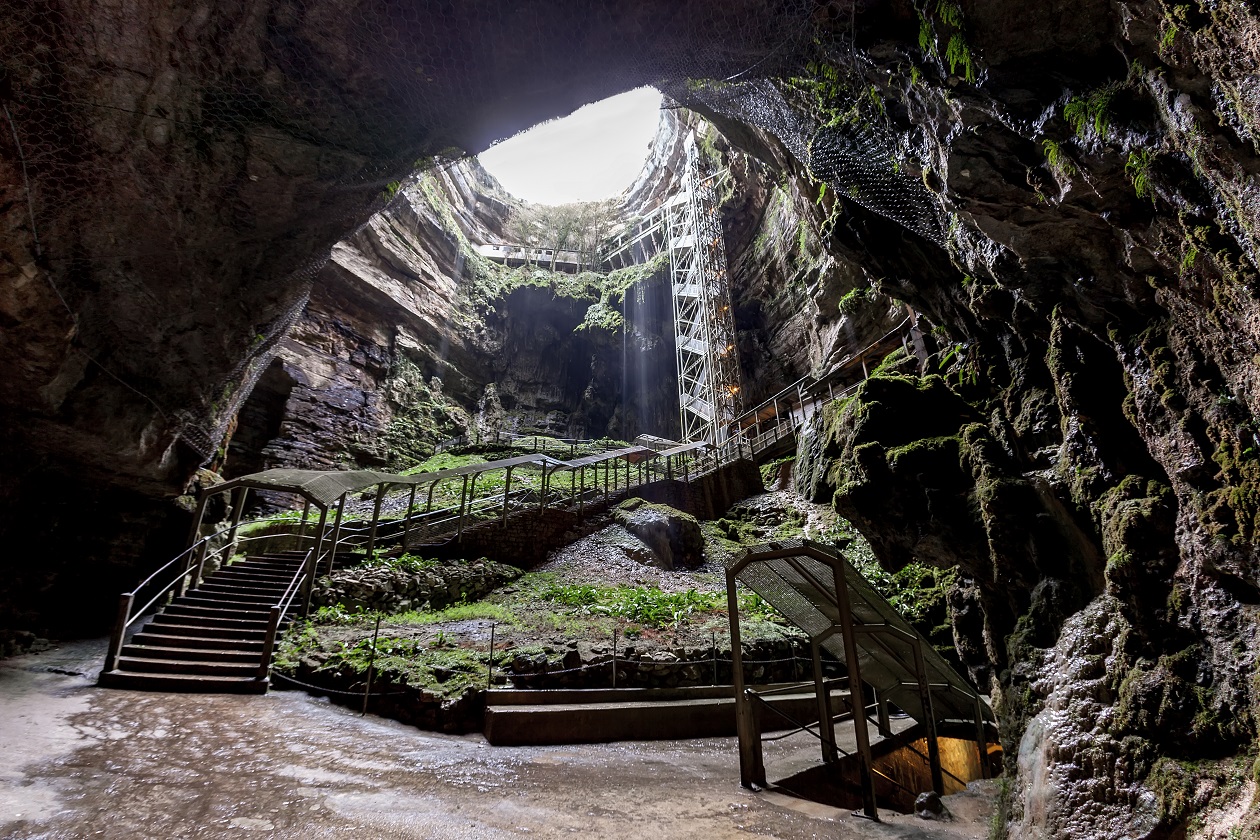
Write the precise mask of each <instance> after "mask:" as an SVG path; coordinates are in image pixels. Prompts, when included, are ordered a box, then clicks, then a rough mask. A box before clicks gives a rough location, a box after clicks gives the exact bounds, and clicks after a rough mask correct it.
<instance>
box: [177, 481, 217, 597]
mask: <svg viewBox="0 0 1260 840" xmlns="http://www.w3.org/2000/svg"><path fill="white" fill-rule="evenodd" d="M209 500H210V494H209V493H207V492H206V491H204V490H203V491H201V498H199V499H198V500H197V513H196V514H195V515H194V516H193V523H192V528H191V529H189V531H188V548H189V549H191V548H192V547H193V546H194V545H196V544H197V541H198V540H199V539H200V538H201V522H202V520H203V519H205V517H206V503H207V502H208V501H209ZM204 551H205V546H202V547H201V549H200V550H199V551H191V550H190V551H189V552H188V561H187V562H186V563H185V564H184V577H183V579H182V580H181V581H180V583H179V594H180V595H183V594H185V593H186V592H188V573H189V572H191V571H192V567H193V564H194V563H196V562H197V555H198V554H200V553H201V552H204Z"/></svg>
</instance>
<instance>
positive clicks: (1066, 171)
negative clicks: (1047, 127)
mask: <svg viewBox="0 0 1260 840" xmlns="http://www.w3.org/2000/svg"><path fill="white" fill-rule="evenodd" d="M1041 148H1042V149H1043V150H1044V151H1045V155H1046V165H1048V166H1049V167H1050V171H1051V172H1053V173H1054V174H1055V175H1056V176H1057V177H1059V178H1063V179H1064V180H1066V179H1068V178H1071V177H1072V176H1073V175H1075V174H1076V166H1075V165H1074V164H1073V163H1072V161H1071V159H1070V158H1068V156H1067V152H1065V151H1063V146H1062V145H1061V144H1059V143H1056V142H1054V141H1053V140H1043V141H1041Z"/></svg>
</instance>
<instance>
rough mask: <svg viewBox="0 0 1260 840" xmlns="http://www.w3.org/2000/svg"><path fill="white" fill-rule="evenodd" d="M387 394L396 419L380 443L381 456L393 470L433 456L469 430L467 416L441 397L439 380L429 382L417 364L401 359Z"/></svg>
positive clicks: (391, 422)
mask: <svg viewBox="0 0 1260 840" xmlns="http://www.w3.org/2000/svg"><path fill="white" fill-rule="evenodd" d="M383 390H384V392H385V396H386V399H388V400H389V403H390V405H391V407H392V408H393V418H392V419H391V420H390V422H389V425H388V426H386V427H385V429H384V431H383V432H382V433H381V435H380V438H379V440H378V441H377V447H378V449H379V450H380V453H379V454H380V455H381V456H383V457H384V458H385V461H386V463H387V464H388V465H389V466H390V467H391V468H394V469H397V468H400V467H402V466H403V465H405V464H412V463H415V462H416V461H417V460H418V459H420V458H423V457H425V456H426V455H429V454H430V453H432V452H433V447H434V446H435V445H436V444H437V443H438V442H439V441H442V440H445V439H447V438H450V437H453V436H455V435H457V434H459V433H460V432H462V431H463V430H464V429H466V428H468V415H467V413H466V412H465V411H464V410H463V409H462V408H461V407H460V406H459V405H458V404H456V403H454V402H451V401H449V400H447V398H446V396H445V394H443V393H442V383H441V380H439V379H438V378H437V377H432V378H430V379H429V381H428V382H426V381H425V379H424V374H423V372H422V371H421V370H420V368H419V367H418V366H416V364H415V363H413V362H412V361H411V360H409V359H407V358H406V357H402V358H400V359H399V360H398V361H397V362H396V363H395V364H394V367H393V369H392V370H391V371H390V375H389V378H388V379H387V380H386V383H385V387H384V389H383Z"/></svg>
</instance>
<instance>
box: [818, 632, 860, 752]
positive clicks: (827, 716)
mask: <svg viewBox="0 0 1260 840" xmlns="http://www.w3.org/2000/svg"><path fill="white" fill-rule="evenodd" d="M809 655H810V659H811V660H812V662H813V666H814V697H815V699H816V700H817V702H818V739H819V740H820V741H821V742H822V757H823V763H825V764H835V763H836V762H837V761H839V760H840V756H839V754H838V753H837V752H836V726H835V722H834V721H833V720H832V713H831V690H830V689H829V688H827V680H826V679H825V678H824V676H823V667H822V651H821V650H819V646H818V642H817V641H815V640H813V639H810V642H809ZM859 699H860V698H859ZM850 706H852V700H850ZM855 714H856V712H855Z"/></svg>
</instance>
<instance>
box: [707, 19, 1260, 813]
mask: <svg viewBox="0 0 1260 840" xmlns="http://www.w3.org/2000/svg"><path fill="white" fill-rule="evenodd" d="M956 11H958V16H957V17H956V18H954V17H951V20H952V22H950V21H944V20H942V19H939V18H937V17H935V16H934V13H933V12H932V10H929V12H928V14H927V16H926V17H925V18H924V19H923V21H921V27H922V29H923V30H924V32H925V35H924V38H925V43H926V44H929V45H930V44H931V43H933V42H934V41H935V39H937V38H939V45H940V46H939V49H940V52H941V58H940V59H939V60H936V59H933V57H932V55H931V53H930V52H929V53H928V54H927V55H926V56H924V54H923V51H922V50H915V49H913V48H912V47H909V48H907V47H901V48H890V46H889V44H887V43H880V38H879V35H877V34H876V33H877V31H882V32H885V33H887V32H889V31H891V29H884V30H880V29H879V27H878V24H877V23H876V22H875V21H873V20H872V21H871V23H870V26H871V29H869V30H868V31H867V32H866V37H868V38H871V39H873V40H871V41H870V42H867V43H866V45H865V46H866V47H867V51H866V52H865V53H864V56H865V58H864V59H862V60H863V61H866V62H869V63H868V64H866V65H864V69H862V70H861V71H860V73H857V74H855V73H854V72H853V71H852V70H851V68H849V67H848V66H846V65H847V64H848V61H849V59H848V58H847V57H833V60H834V61H836V62H837V65H833V68H834V67H835V66H838V67H839V69H838V70H835V69H833V70H827V69H826V67H825V64H824V63H823V62H822V61H820V62H819V63H818V64H816V65H815V67H816V68H817V69H818V70H819V75H818V78H816V79H815V80H814V81H812V82H807V83H805V84H803V85H796V84H795V83H793V82H789V83H785V84H782V85H779V86H778V87H776V88H775V89H776V90H779V91H780V92H781V93H782V95H783V97H784V100H783V101H785V102H788V103H795V104H794V105H792V106H791V107H794V108H796V109H797V112H798V113H804V114H807V115H809V117H808V119H807V125H808V126H810V127H809V128H808V129H807V130H805V132H804V134H805V136H806V137H807V138H808V139H809V144H810V148H809V151H810V161H811V171H812V172H813V173H814V174H819V173H821V172H822V171H823V169H824V167H828V166H830V167H832V168H831V169H830V170H828V172H829V173H830V174H829V175H828V176H827V178H828V184H829V187H830V188H831V194H833V195H834V191H835V190H836V189H837V188H840V189H842V190H845V191H847V192H848V193H849V195H848V198H850V199H851V200H846V201H844V206H843V207H842V208H840V210H839V212H840V214H841V217H842V220H841V222H840V224H838V225H836V227H835V230H834V233H833V234H832V236H831V238H830V241H829V242H828V246H827V247H828V250H829V252H830V253H831V255H832V256H833V258H835V259H837V260H839V261H850V262H854V263H857V264H859V265H861V267H862V269H863V270H865V271H866V272H868V273H869V274H870V275H872V276H876V277H880V278H882V280H881V281H880V282H879V283H878V284H877V285H878V288H879V289H880V290H881V291H883V292H884V293H886V294H889V295H892V296H895V297H897V298H899V299H902V300H905V301H907V302H908V303H911V304H912V305H913V306H915V307H916V308H917V309H919V310H920V311H922V312H924V313H926V314H927V317H928V319H929V321H930V322H931V323H932V324H935V325H936V330H935V333H936V338H937V339H938V340H939V341H940V342H941V344H942V349H941V352H940V353H939V355H938V356H937V360H938V362H939V364H938V367H937V370H938V375H933V376H927V377H916V376H893V377H885V378H879V379H873V380H871V381H870V382H869V383H867V385H865V386H864V387H863V388H862V389H861V390H859V391H858V393H857V395H856V396H855V397H854V398H853V399H852V400H850V401H848V402H847V403H844V404H842V405H834V406H832V407H830V409H829V411H828V412H827V413H826V414H825V416H823V417H821V418H819V421H818V428H817V430H816V436H815V437H814V438H812V439H811V440H810V442H809V443H808V445H807V446H806V448H805V449H804V451H803V452H802V456H803V458H802V460H803V461H804V462H806V464H807V469H806V470H805V475H804V476H803V478H804V484H805V485H806V487H807V489H808V490H809V491H810V492H811V493H812V494H813V495H814V496H815V498H819V499H823V500H828V499H830V500H833V501H834V503H835V505H836V508H837V510H838V511H839V512H840V513H842V514H843V515H845V516H846V517H848V518H849V519H851V520H852V521H853V522H854V523H855V524H857V526H858V527H859V528H860V529H861V530H862V532H863V534H864V535H865V536H867V538H868V539H869V540H870V542H871V544H872V546H873V547H874V548H875V550H876V551H877V553H878V554H879V556H880V558H881V560H882V561H883V562H884V563H885V564H886V565H887V566H889V567H890V568H897V567H899V566H901V565H903V564H904V563H906V562H908V561H909V560H911V559H917V560H920V561H927V562H933V563H937V564H940V565H942V566H953V565H958V566H960V567H961V569H962V570H963V572H964V573H965V575H966V580H965V581H964V585H963V586H962V587H961V588H960V590H959V591H958V592H957V593H956V595H955V596H953V597H952V598H951V603H952V604H953V606H954V609H955V612H956V615H957V616H958V617H959V621H958V622H957V624H956V627H955V630H956V633H958V634H959V635H960V639H959V641H960V644H959V649H960V652H961V653H962V655H963V656H964V659H965V660H966V661H968V664H969V665H970V666H971V667H972V671H973V674H974V675H975V676H976V677H977V678H978V679H979V680H981V681H982V682H988V683H989V685H990V686H991V687H992V689H993V692H994V694H995V696H996V697H997V698H998V701H999V708H1000V710H1001V713H1002V715H1003V727H1002V728H1003V740H1004V745H1005V746H1006V748H1007V749H1006V754H1007V758H1008V762H1009V763H1008V767H1009V769H1010V770H1011V772H1012V774H1013V780H1014V787H1013V796H1012V801H1011V803H1010V804H1011V810H1010V812H1009V819H1008V826H1009V830H1010V833H1011V835H1012V836H1018V837H1056V836H1089V837H1113V836H1126V837H1163V836H1179V832H1182V831H1184V830H1185V827H1186V825H1187V821H1188V820H1189V818H1190V817H1191V815H1192V814H1193V812H1194V811H1195V810H1196V809H1201V808H1204V807H1205V806H1206V805H1207V804H1208V803H1209V802H1210V801H1212V797H1213V794H1212V793H1211V792H1212V791H1215V792H1216V794H1215V795H1216V796H1218V797H1219V801H1220V802H1226V803H1230V805H1231V806H1232V807H1236V808H1237V809H1238V811H1239V813H1244V812H1246V811H1247V807H1248V802H1247V797H1249V796H1250V793H1248V791H1249V790H1250V788H1249V787H1247V786H1246V785H1242V784H1241V782H1240V779H1245V778H1246V776H1247V775H1248V774H1249V772H1250V770H1249V767H1245V768H1244V765H1246V764H1249V759H1246V758H1245V756H1246V755H1247V754H1248V751H1249V750H1251V749H1252V745H1253V744H1254V741H1255V738H1256V710H1257V707H1258V703H1257V700H1258V698H1257V694H1256V692H1257V689H1256V683H1255V681H1254V674H1255V672H1256V664H1257V663H1256V655H1255V642H1256V636H1257V622H1256V618H1257V604H1260V597H1258V593H1260V589H1257V583H1258V580H1260V578H1258V574H1257V573H1258V571H1260V570H1258V569H1257V566H1256V558H1257V557H1258V556H1260V551H1257V538H1258V536H1260V532H1258V531H1257V520H1256V517H1257V514H1258V512H1260V498H1258V497H1257V493H1258V492H1260V487H1258V485H1257V478H1260V472H1258V471H1257V469H1258V465H1260V447H1258V446H1257V443H1256V441H1257V405H1258V404H1260V381H1258V372H1260V355H1257V350H1258V349H1260V330H1258V329H1257V327H1258V326H1260V322H1258V321H1257V316H1258V314H1260V282H1258V281H1257V273H1256V265H1257V252H1256V249H1255V225H1256V220H1257V219H1258V218H1260V214H1257V212H1256V203H1255V202H1256V198H1255V189H1256V181H1255V174H1254V173H1256V172H1257V171H1260V169H1258V164H1257V160H1258V158H1257V156H1256V146H1255V144H1254V142H1253V139H1252V138H1253V137H1254V131H1255V128H1256V126H1257V121H1256V113H1257V112H1256V105H1257V100H1256V98H1255V89H1254V88H1253V87H1251V86H1250V83H1248V82H1245V81H1243V80H1242V78H1241V77H1240V75H1239V69H1238V65H1237V59H1236V57H1237V55H1239V54H1246V55H1248V56H1250V58H1249V59H1248V60H1249V61H1250V62H1251V63H1252V65H1253V66H1254V65H1255V63H1256V58H1257V52H1256V49H1257V44H1258V43H1260V42H1258V41H1257V40H1256V39H1255V37H1254V33H1255V32H1256V28H1255V27H1256V21H1255V18H1254V13H1253V12H1249V11H1244V10H1243V8H1242V7H1240V6H1237V5H1230V4H1226V5H1222V6H1217V7H1213V9H1212V10H1211V11H1210V12H1209V11H1208V10H1206V9H1203V8H1199V7H1193V6H1183V7H1176V8H1173V7H1162V6H1159V5H1158V4H1146V5H1142V6H1137V5H1121V6H1117V7H1113V9H1112V10H1111V11H1107V10H1104V9H1102V8H1100V7H1098V6H1095V5H1093V4H1079V5H1078V6H1077V7H1075V11H1074V12H1072V13H1071V18H1072V19H1071V20H1070V21H1068V20H1067V19H1064V20H1061V21H1059V22H1058V23H1057V24H1056V25H1055V26H1054V27H1052V28H1053V29H1054V35H1053V37H1048V39H1047V40H1046V41H1045V42H1044V43H1041V44H1034V43H1033V42H1031V41H1029V40H1027V37H1028V32H1029V29H1030V28H1032V29H1037V28H1038V27H1039V25H1038V24H1037V23H1036V21H1035V20H1032V21H1028V22H1025V23H1023V24H1021V25H1014V24H1012V23H1011V21H1009V20H1008V19H1007V18H1006V17H1005V15H1006V14H1007V13H1008V11H1009V10H1004V7H1003V5H1002V4H976V5H974V6H973V5H964V6H963V7H962V8H961V9H960V10H956ZM1042 11H1045V10H1042ZM1040 13H1041V12H1038V13H1037V14H1040ZM951 14H952V13H951ZM884 23H885V24H887V21H885V22H884ZM889 25H890V26H891V24H889ZM859 26H860V24H859ZM1063 39H1066V40H1063ZM1069 43H1070V45H1071V46H1070V49H1071V50H1072V53H1071V57H1070V58H1069V57H1068V56H1067V55H1065V54H1064V53H1063V52H1061V50H1063V49H1065V48H1068V44H1069ZM859 44H860V45H861V44H862V36H861V35H860V36H859ZM947 45H948V49H949V50H950V51H952V52H953V53H954V55H953V58H952V59H951V58H950V57H949V56H946V55H945V52H946V47H947ZM1224 45H1229V46H1228V47H1227V48H1225V49H1227V50H1230V51H1233V54H1234V56H1235V59H1234V60H1225V59H1224V58H1223V52H1222V48H1223V47H1224ZM964 52H965V54H964ZM916 56H919V57H922V58H923V59H925V60H926V63H924V64H920V65H917V67H916V69H915V70H914V71H913V72H912V73H910V74H909V76H907V74H906V73H905V72H904V64H903V65H902V67H903V69H902V70H901V71H899V70H898V62H905V61H906V60H907V59H909V60H911V61H918V60H920V59H919V58H916ZM980 57H983V60H984V63H983V65H982V66H983V68H984V69H983V74H982V77H981V78H979V79H978V83H977V84H970V83H968V80H967V78H965V77H966V76H967V75H968V74H969V72H970V71H968V70H967V68H966V65H965V61H964V59H966V60H972V59H973V58H974V59H976V60H979V59H980ZM841 62H843V63H841ZM951 64H952V65H953V68H952V70H951V66H950V65H951ZM846 79H847V81H846ZM842 89H843V90H845V91H848V93H849V97H848V98H846V97H845V96H844V95H842V93H841V90H842ZM863 91H865V92H867V93H870V92H872V91H873V92H874V95H875V96H877V97H878V99H879V102H880V104H879V105H878V106H874V105H872V106H871V107H867V105H865V104H862V100H861V99H860V95H861V94H862V92H863ZM1248 91H1250V93H1248ZM724 95H726V94H724ZM853 101H857V102H858V103H859V106H858V107H857V110H856V111H854V112H848V113H846V112H845V111H844V109H845V108H848V107H850V103H852V102H853ZM708 104H709V107H710V108H712V109H713V110H716V111H720V110H721V108H722V107H723V105H722V97H721V96H717V95H715V96H714V97H712V98H711V99H710V101H709V103H708ZM881 115H882V116H881ZM810 120H812V122H810ZM829 123H830V124H831V127H830V128H829V127H828V124H829ZM836 124H841V125H843V124H847V125H849V126H850V128H849V129H848V130H849V131H850V132H851V134H852V135H858V136H859V137H861V136H865V138H866V139H863V140H862V143H864V144H867V150H868V153H869V154H871V155H872V156H873V157H876V158H877V157H878V156H879V155H884V154H886V155H888V156H889V157H891V158H892V159H895V160H899V161H900V163H899V164H898V165H897V167H896V171H892V172H887V173H885V174H884V175H883V176H881V177H883V178H885V180H884V181H883V182H880V181H879V180H878V179H877V178H875V177H874V176H873V175H871V173H870V170H871V167H870V166H869V164H863V165H862V166H863V167H866V168H865V169H863V168H862V167H858V166H854V167H853V168H852V169H851V170H848V171H846V170H844V169H843V168H842V167H838V165H837V164H835V156H836V155H837V154H838V153H837V152H835V151H834V147H836V146H842V143H841V142H840V139H839V138H836V137H835V135H831V134H828V132H829V131H835V125H836ZM872 126H873V127H872ZM843 134H844V131H839V132H837V135H843ZM732 136H733V135H732ZM871 136H876V137H877V138H882V139H879V140H878V142H876V141H872V140H870V137H871ZM833 138H834V139H833ZM775 139H776V141H777V142H778V143H781V144H783V145H784V146H791V144H792V143H793V142H794V140H799V136H798V135H796V134H794V133H793V132H781V133H780V135H778V136H776V138H775ZM846 142H847V141H846ZM855 142H856V141H855ZM771 145H773V144H771ZM898 149H901V150H902V152H900V153H899V152H898V151H897V150H898ZM907 150H908V151H907ZM770 151H771V152H772V151H773V149H771V150H770ZM763 154H765V155H766V156H769V153H768V152H763ZM899 154H900V155H901V157H898V155H899ZM829 156H830V157H829ZM870 159H871V158H867V160H868V161H869V160H870ZM845 165H846V166H848V165H849V164H845ZM897 177H901V178H902V181H901V182H900V183H901V185H900V187H899V188H898V189H899V191H900V194H901V196H902V199H899V201H900V202H901V203H900V204H898V205H896V206H894V205H893V203H891V202H890V201H889V200H886V199H885V198H884V197H883V194H882V193H881V192H880V191H879V189H877V186H878V184H879V183H897V181H896V178H897ZM846 179H849V180H846ZM912 179H913V180H912ZM916 194H917V195H918V199H916V200H917V201H918V202H919V205H918V206H920V207H926V208H928V209H929V210H930V212H929V213H928V215H927V216H926V217H924V218H931V216H933V215H936V217H937V218H938V219H939V220H940V224H939V227H934V226H933V225H932V224H924V223H920V222H914V221H913V220H912V219H910V217H909V216H908V215H907V214H906V210H905V208H906V207H908V206H911V205H912V204H913V202H911V201H910V198H913V197H914V196H915V195H916ZM814 196H815V197H816V198H817V199H818V201H819V203H818V204H817V205H816V206H817V207H818V209H817V210H816V212H817V214H818V215H824V214H828V213H829V210H828V204H827V201H828V199H827V198H826V196H825V195H820V190H818V189H817V188H816V187H815V189H814ZM933 208H934V209H933ZM889 217H892V218H894V219H896V220H897V221H898V222H900V225H891V224H889V222H888V221H887V220H888V218H889ZM908 229H909V230H914V231H916V233H908V232H907V230H908ZM977 608H978V609H979V611H980V612H982V614H983V622H978V621H977V620H976V614H977ZM1195 762H1203V763H1201V764H1195ZM1240 768H1243V769H1240ZM1231 779H1232V780H1233V781H1232V782H1231V781H1230V780H1231ZM1196 785H1197V786H1199V787H1198V790H1200V791H1201V792H1202V791H1209V792H1208V793H1201V794H1200V795H1198V796H1197V798H1196V796H1195V795H1194V794H1193V793H1187V791H1191V792H1192V791H1194V790H1195V789H1196ZM1231 797H1236V798H1235V799H1233V800H1231ZM1213 807H1214V806H1213ZM1255 824H1256V813H1255V811H1254V809H1253V810H1252V812H1251V816H1249V817H1247V818H1245V819H1243V821H1242V822H1238V823H1236V824H1235V825H1236V827H1237V828H1238V830H1239V831H1241V832H1243V833H1244V834H1245V833H1246V832H1247V831H1253V830H1255V828H1254V826H1255Z"/></svg>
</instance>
